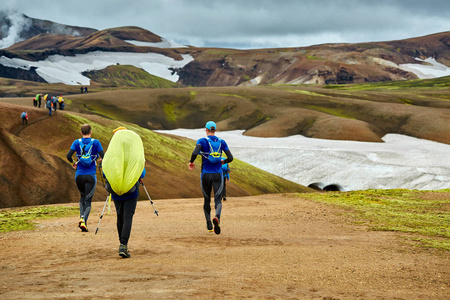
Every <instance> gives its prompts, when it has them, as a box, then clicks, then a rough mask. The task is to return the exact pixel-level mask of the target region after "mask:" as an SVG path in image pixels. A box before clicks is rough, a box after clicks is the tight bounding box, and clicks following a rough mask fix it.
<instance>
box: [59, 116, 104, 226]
mask: <svg viewBox="0 0 450 300" xmlns="http://www.w3.org/2000/svg"><path fill="white" fill-rule="evenodd" d="M91 134H92V131H91V126H90V125H89V124H84V125H82V126H81V135H82V138H81V139H76V140H75V141H73V143H72V146H70V150H69V152H68V153H67V156H66V157H67V160H68V161H69V162H70V163H72V167H73V168H74V169H75V170H76V172H75V182H76V184H77V187H78V190H79V191H80V221H79V222H78V227H79V228H80V229H81V231H84V232H87V231H88V229H87V220H88V217H89V213H90V212H91V202H92V197H93V196H94V192H95V187H96V185H97V176H96V170H97V168H96V160H97V158H98V157H99V156H100V159H99V163H100V162H101V161H102V159H103V156H104V155H105V153H104V152H103V148H102V145H101V144H100V141H99V140H96V139H92V138H91ZM82 152H84V154H86V155H85V156H86V157H88V161H87V162H86V163H84V158H82V154H83V153H82ZM89 152H90V153H89ZM74 153H76V154H77V161H76V162H74V161H73V159H72V155H73V154H74ZM82 160H83V161H82Z"/></svg>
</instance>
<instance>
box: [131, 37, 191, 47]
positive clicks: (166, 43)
mask: <svg viewBox="0 0 450 300" xmlns="http://www.w3.org/2000/svg"><path fill="white" fill-rule="evenodd" d="M161 39H162V41H161V42H159V43H150V42H141V41H135V40H125V42H127V43H130V44H133V45H135V46H139V47H155V48H187V46H186V45H181V44H178V43H175V42H172V41H169V40H166V39H165V38H161Z"/></svg>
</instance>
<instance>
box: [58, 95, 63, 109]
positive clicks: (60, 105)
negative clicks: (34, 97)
mask: <svg viewBox="0 0 450 300" xmlns="http://www.w3.org/2000/svg"><path fill="white" fill-rule="evenodd" d="M58 103H59V109H60V110H63V109H64V98H63V96H62V95H60V96H59V98H58Z"/></svg>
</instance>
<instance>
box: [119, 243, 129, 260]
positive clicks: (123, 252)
mask: <svg viewBox="0 0 450 300" xmlns="http://www.w3.org/2000/svg"><path fill="white" fill-rule="evenodd" d="M119 255H120V256H122V257H123V258H128V257H130V253H128V249H127V245H124V244H120V246H119Z"/></svg>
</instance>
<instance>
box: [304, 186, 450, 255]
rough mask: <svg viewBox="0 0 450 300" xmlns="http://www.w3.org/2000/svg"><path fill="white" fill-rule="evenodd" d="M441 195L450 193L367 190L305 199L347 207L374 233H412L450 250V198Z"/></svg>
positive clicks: (320, 194)
mask: <svg viewBox="0 0 450 300" xmlns="http://www.w3.org/2000/svg"><path fill="white" fill-rule="evenodd" d="M440 193H450V190H441V191H416V190H366V191H354V192H330V193H317V194H302V195H301V197H306V198H308V199H311V200H314V201H318V202H326V203H331V204H333V205H337V206H340V207H345V208H347V209H348V210H349V215H350V216H351V217H352V218H354V220H355V221H358V222H364V223H366V224H367V225H368V226H369V229H371V230H379V231H399V232H404V233H408V234H411V235H412V237H413V238H414V239H415V240H416V241H421V244H422V245H423V246H426V247H433V248H439V249H445V250H450V212H449V210H448V207H449V205H450V198H449V197H442V196H439V194H440ZM433 196H435V197H433Z"/></svg>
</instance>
